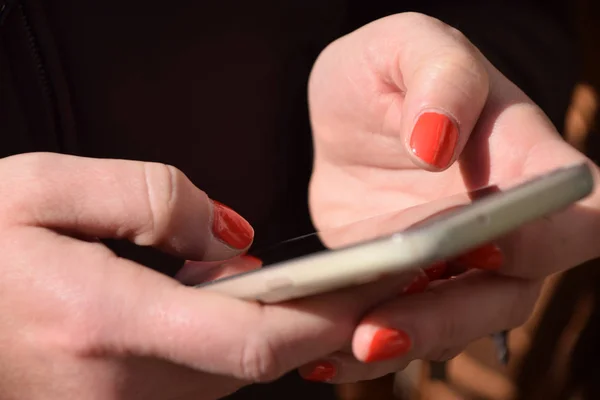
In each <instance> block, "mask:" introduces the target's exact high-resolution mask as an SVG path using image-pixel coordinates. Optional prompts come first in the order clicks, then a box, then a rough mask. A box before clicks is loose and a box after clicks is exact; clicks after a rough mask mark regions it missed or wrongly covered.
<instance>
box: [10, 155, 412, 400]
mask: <svg viewBox="0 0 600 400" xmlns="http://www.w3.org/2000/svg"><path fill="white" fill-rule="evenodd" d="M0 192H1V193H2V194H3V196H2V198H1V199H0V226H1V229H2V235H1V236H0V293H1V296H0V398H2V399H7V400H8V399H28V400H36V399H48V398H51V399H102V400H106V399H109V400H110V399H165V398H170V399H171V398H177V399H188V398H190V399H192V398H193V399H214V398H219V397H221V396H224V395H226V394H228V393H230V392H232V391H235V390H237V389H238V388H240V387H241V386H243V385H246V384H248V383H251V382H265V381H269V380H272V379H274V378H277V377H279V376H280V375H282V374H284V373H286V372H288V371H290V370H293V369H295V368H296V367H298V366H300V365H303V364H305V363H307V362H309V361H312V360H315V359H318V358H319V357H323V356H325V355H327V354H329V353H331V352H333V351H336V350H338V349H339V348H341V347H343V346H344V345H345V344H346V343H347V342H348V341H349V339H350V338H351V337H352V332H353V330H354V328H355V326H356V323H357V322H358V321H359V320H360V318H361V317H362V316H363V315H364V314H365V312H366V311H368V310H369V309H370V308H372V307H373V306H374V305H376V304H378V303H380V302H382V301H384V300H387V299H389V298H392V297H394V296H396V295H397V294H399V293H400V292H401V290H402V286H403V285H406V284H407V283H408V282H407V281H406V279H408V278H404V279H402V278H400V279H399V280H396V281H389V280H388V281H386V282H381V283H377V284H372V285H366V286H362V287H358V288H354V289H351V290H345V291H340V292H337V293H331V294H327V295H322V296H316V297H313V298H310V299H306V300H301V301H296V302H292V303H287V304H282V305H275V306H262V305H259V304H255V303H249V302H243V301H238V300H235V299H231V298H226V297H221V296H219V295H216V294H213V293H209V292H205V291H202V290H198V289H194V288H190V287H186V286H184V285H182V284H180V283H179V282H177V281H176V280H174V279H171V278H168V277H166V276H164V275H162V274H159V273H157V272H154V271H152V270H150V269H149V268H146V267H144V266H142V265H139V264H136V263H134V262H132V261H129V260H126V259H122V258H119V257H117V256H116V255H115V254H114V253H112V252H111V251H110V250H109V249H108V248H107V247H105V246H104V245H103V244H102V243H101V242H100V241H99V240H98V238H116V239H127V240H131V241H133V242H134V243H136V244H138V245H142V246H155V247H159V248H161V249H162V250H164V251H167V252H170V253H172V254H175V255H177V256H179V257H181V258H186V259H192V260H204V261H214V260H224V259H230V258H232V257H234V256H236V255H239V254H242V253H243V252H244V251H245V250H246V249H247V247H248V246H249V245H250V242H251V240H252V230H251V228H250V227H249V225H247V223H246V222H245V221H244V220H243V219H242V218H241V217H239V216H238V215H237V214H235V213H234V212H233V211H231V210H228V209H225V208H223V207H221V206H220V205H217V206H215V203H213V202H212V201H211V200H209V198H208V197H207V196H206V194H205V193H204V192H202V191H200V190H199V189H197V188H196V187H195V186H194V185H193V184H192V183H191V182H190V181H189V180H188V179H187V178H186V177H185V176H184V175H183V174H182V173H181V172H179V171H177V170H176V169H175V168H173V167H169V166H165V165H162V164H153V163H142V162H133V161H120V160H97V159H89V158H78V157H72V156H63V155H56V154H25V155H19V156H14V157H9V158H6V159H2V160H0ZM215 210H217V211H216V212H215ZM228 243H229V244H228Z"/></svg>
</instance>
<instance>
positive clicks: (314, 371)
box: [298, 360, 338, 382]
mask: <svg viewBox="0 0 600 400" xmlns="http://www.w3.org/2000/svg"><path fill="white" fill-rule="evenodd" d="M337 372H338V367H337V366H336V364H335V363H334V362H333V361H332V360H320V361H315V362H312V363H310V364H306V365H304V366H302V367H300V368H298V373H299V374H300V376H301V377H302V378H303V379H305V380H307V381H311V382H331V381H332V380H333V379H334V378H335V377H336V375H337Z"/></svg>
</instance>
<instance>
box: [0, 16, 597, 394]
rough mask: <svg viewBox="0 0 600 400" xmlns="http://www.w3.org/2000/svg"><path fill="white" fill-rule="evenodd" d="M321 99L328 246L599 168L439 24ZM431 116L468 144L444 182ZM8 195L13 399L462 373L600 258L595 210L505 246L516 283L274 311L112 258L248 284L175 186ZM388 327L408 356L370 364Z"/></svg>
mask: <svg viewBox="0 0 600 400" xmlns="http://www.w3.org/2000/svg"><path fill="white" fill-rule="evenodd" d="M309 97H310V107H311V120H312V123H313V127H314V136H315V145H316V150H317V152H316V161H315V170H314V175H313V180H312V183H311V198H310V202H311V208H312V213H313V217H314V220H315V222H316V224H317V226H318V227H319V228H326V227H328V226H332V225H336V224H340V223H345V222H349V221H351V220H356V219H361V218H363V217H365V216H368V215H372V214H374V213H375V212H377V213H380V212H381V211H385V210H390V211H392V210H397V209H398V208H403V207H409V206H411V205H416V204H420V203H422V202H426V201H430V200H435V199H438V198H441V197H445V196H447V195H448V194H452V193H457V192H462V191H464V190H465V189H468V188H471V187H473V186H477V185H479V184H483V183H486V182H487V181H488V180H490V181H496V180H500V181H502V182H504V181H507V182H510V181H511V180H514V179H516V178H517V177H519V176H521V175H523V174H525V175H528V174H535V173H537V172H540V171H544V170H548V169H551V168H553V167H555V166H560V165H563V164H565V163H568V162H571V161H574V160H581V159H583V156H582V155H581V154H579V153H578V152H576V151H574V150H573V149H571V148H570V147H568V146H567V145H566V144H564V143H563V142H562V141H561V140H560V138H559V137H558V136H557V134H556V132H555V131H554V128H552V126H551V125H550V124H549V123H548V121H547V119H546V118H545V117H544V116H543V114H542V113H541V112H540V110H539V109H538V108H537V107H536V106H535V105H533V104H531V102H530V101H529V100H528V99H527V98H526V97H525V96H524V95H523V94H522V93H521V92H520V91H519V90H518V89H517V88H516V87H514V85H512V84H511V83H510V82H508V81H507V80H506V79H504V78H503V77H502V76H501V75H500V74H499V73H498V72H497V71H495V70H494V69H493V67H491V66H490V65H489V64H488V63H487V62H486V61H485V59H483V57H481V55H480V54H479V53H478V52H477V51H476V50H475V49H474V48H473V47H472V46H471V45H470V44H469V43H468V42H467V41H466V40H465V39H464V38H462V36H460V34H458V33H457V32H456V31H453V30H451V29H449V28H448V27H446V26H444V25H443V24H441V23H439V22H437V21H435V20H432V19H430V18H427V17H424V16H419V15H415V14H403V15H399V16H394V17H390V18H387V19H384V20H381V21H378V22H375V23H373V24H371V25H369V26H367V27H365V28H363V29H361V30H359V31H357V32H355V33H353V34H351V35H349V36H347V37H345V38H342V39H340V40H339V41H337V42H335V43H334V44H332V45H331V46H330V47H329V48H328V49H326V50H325V51H324V52H323V54H322V56H321V57H320V59H319V60H318V62H317V64H316V65H315V68H314V71H313V74H312V76H311V81H310V93H309ZM424 107H427V108H436V109H443V110H446V111H448V112H449V113H451V114H452V115H453V116H454V117H455V119H456V120H457V121H458V123H459V126H460V143H461V144H460V149H461V151H458V152H457V154H456V157H458V155H459V153H460V160H459V161H458V162H456V163H454V164H453V165H452V166H451V167H450V168H448V169H447V170H446V171H444V172H439V171H431V170H429V169H427V168H423V165H421V164H419V163H418V160H415V159H414V158H413V157H412V156H411V154H410V152H409V151H408V150H407V147H406V143H407V140H408V135H409V132H410V129H411V125H412V123H413V121H414V117H415V115H417V114H418V112H419V110H421V109H423V108H424ZM480 114H481V115H480ZM476 123H477V125H476ZM456 157H455V158H456ZM0 190H1V191H2V193H3V197H2V198H1V199H0V227H1V231H2V233H3V234H2V235H1V236H0V250H1V251H0V270H1V271H2V277H3V278H2V280H0V292H1V293H2V296H0V397H2V398H3V399H23V398H26V399H32V400H36V399H47V398H78V399H199V398H200V399H214V398H219V397H222V396H224V395H226V394H228V393H231V392H233V391H235V390H237V389H239V388H240V387H242V386H244V385H247V384H250V383H253V382H268V381H270V380H273V379H276V378H277V377H279V376H281V375H282V374H284V373H286V372H288V371H291V370H294V369H295V368H298V367H302V366H303V365H306V364H308V363H309V362H312V361H314V360H320V359H325V358H327V357H337V358H336V360H338V361H336V362H337V366H338V374H337V375H336V377H335V378H334V379H335V381H356V380H361V379H369V378H373V377H375V376H379V375H382V374H384V373H387V372H390V371H395V370H398V369H400V368H402V366H403V365H405V363H406V362H407V360H408V359H411V358H425V359H427V358H433V359H436V358H444V357H448V356H451V355H452V354H455V353H456V352H457V351H459V350H460V348H462V346H463V345H464V344H465V343H468V342H469V341H470V340H472V339H474V338H476V337H479V336H482V335H485V334H487V333H490V332H494V331H497V330H499V329H501V328H506V327H510V326H515V325H516V324H518V323H520V322H522V321H523V319H524V317H525V316H526V315H527V312H528V310H529V308H530V307H531V305H532V304H533V302H534V300H535V298H536V295H537V290H538V287H539V285H540V283H541V281H542V279H543V278H544V277H545V276H546V275H548V274H550V273H552V272H554V271H558V270H561V269H565V268H569V267H572V266H574V265H575V264H577V263H578V262H580V261H583V260H584V259H587V258H590V257H593V256H595V255H596V250H594V249H593V248H594V246H593V242H592V240H591V237H593V234H594V233H596V232H598V231H599V229H598V228H599V226H598V218H597V210H598V196H597V195H594V196H593V197H591V198H589V199H587V200H586V201H584V202H582V203H581V204H580V205H579V206H577V207H576V208H573V209H571V210H569V211H566V212H564V213H562V214H560V215H557V216H555V217H553V218H550V219H548V220H545V221H544V222H543V223H542V224H541V225H532V226H530V227H528V228H527V229H524V230H522V231H521V232H519V233H518V234H516V235H514V236H511V237H510V238H506V240H504V241H502V242H501V243H500V245H501V246H502V248H503V250H504V251H505V254H506V259H507V262H506V265H505V267H504V268H503V269H502V270H501V273H500V274H497V275H496V274H489V273H487V274H486V273H469V274H467V275H465V276H464V277H462V278H460V279H457V280H455V281H452V282H447V283H442V284H439V285H437V286H436V287H435V288H433V289H432V290H430V291H428V292H426V293H423V294H416V295H412V296H410V297H404V298H403V297H400V296H399V293H401V291H402V289H403V288H405V287H406V285H407V284H408V283H409V282H410V280H411V278H412V277H398V278H394V279H386V280H385V281H382V282H378V283H374V284H369V285H364V286H361V287H355V288H351V289H346V290H342V291H339V292H335V293H329V294H326V295H321V296H315V297H313V298H309V299H303V300H299V301H294V302H290V303H285V304H280V305H268V306H261V305H259V304H254V303H248V302H242V301H238V300H234V299H229V298H225V297H222V296H219V295H216V294H211V293H208V292H204V291H201V290H197V289H192V288H188V287H186V286H183V285H182V284H181V283H180V282H178V281H176V280H174V279H171V278H168V277H165V276H163V275H161V274H158V273H156V272H153V271H151V270H149V269H148V268H145V267H144V266H142V265H139V264H136V263H134V262H131V261H128V260H124V259H121V258H118V257H117V256H115V254H113V253H112V252H111V251H110V250H109V249H108V248H106V247H105V246H104V245H102V243H101V242H100V241H98V240H97V238H117V239H127V240H131V241H133V242H134V243H137V244H139V245H143V246H155V247H158V248H161V249H163V250H165V251H168V252H170V253H173V254H176V255H178V256H180V257H182V258H187V259H190V260H195V261H209V263H208V264H202V263H198V264H197V265H196V267H197V268H206V269H207V270H206V273H193V274H190V275H187V277H188V278H189V277H190V276H193V277H194V278H193V279H196V280H200V281H201V280H203V279H212V278H214V277H215V276H223V275H227V274H231V273H235V272H236V271H237V269H236V268H235V267H234V265H235V262H232V263H230V264H229V265H228V267H227V269H226V271H225V272H223V271H221V272H223V273H219V272H218V271H217V272H215V271H214V270H212V268H215V266H214V263H212V262H213V261H216V260H220V259H231V258H232V257H236V256H238V255H239V254H241V253H242V252H243V250H235V249H232V248H230V247H228V246H226V245H224V244H223V243H222V242H221V241H219V240H217V239H216V238H215V237H214V236H213V234H212V232H211V230H210V226H211V224H210V221H211V218H212V206H211V202H210V200H209V199H208V197H207V195H206V194H205V193H204V192H202V191H201V190H200V189H198V188H196V187H194V185H193V184H192V183H191V182H190V181H189V180H188V179H187V178H186V177H185V176H184V175H183V174H182V173H181V172H180V171H177V170H176V169H174V168H173V167H169V166H165V165H161V164H152V163H142V162H132V161H120V160H96V159H87V158H78V157H71V156H64V155H56V154H26V155H19V156H14V157H10V158H6V159H3V160H0ZM364 193H369V195H368V196H363V194H364ZM575 238H576V239H575ZM236 262H237V261H236ZM209 269H210V270H209ZM245 269H248V266H247V265H246V266H242V267H240V269H239V270H245ZM377 326H388V327H394V328H401V329H405V330H407V332H409V333H410V335H411V337H412V338H413V342H414V346H413V349H412V350H411V352H410V354H409V355H407V356H406V357H404V358H401V359H398V360H391V361H386V362H380V363H375V364H372V365H366V364H364V363H361V362H360V361H358V360H361V359H364V357H365V354H366V351H367V348H368V345H369V341H370V337H371V336H372V335H373V330H374V328H375V327H377Z"/></svg>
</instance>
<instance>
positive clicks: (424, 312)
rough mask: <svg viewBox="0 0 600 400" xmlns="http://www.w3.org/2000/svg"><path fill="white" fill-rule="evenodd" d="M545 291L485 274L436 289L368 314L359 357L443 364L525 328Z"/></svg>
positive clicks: (359, 336) (357, 342) (358, 341)
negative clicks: (449, 355)
mask: <svg viewBox="0 0 600 400" xmlns="http://www.w3.org/2000/svg"><path fill="white" fill-rule="evenodd" d="M539 287H540V283H539V282H538V281H528V280H521V279H515V278H509V277H503V276H498V275H494V274H491V273H487V272H483V271H472V272H469V273H466V274H464V275H462V276H460V277H458V278H456V279H454V280H452V281H447V282H444V283H443V284H441V283H438V284H436V285H432V288H430V290H428V291H426V292H425V293H421V294H415V295H412V296H408V297H405V298H401V299H399V300H396V301H393V302H390V303H388V304H386V305H384V306H381V307H380V308H378V309H377V310H375V311H373V312H372V313H371V314H369V315H367V316H366V317H365V318H364V319H363V321H362V322H361V324H360V326H359V327H358V328H357V329H356V331H355V333H354V337H353V343H352V344H353V352H354V355H355V356H356V357H357V359H359V360H361V361H366V362H374V361H383V360H386V359H392V358H397V357H405V358H407V359H409V360H410V359H415V358H420V359H438V358H439V357H440V354H444V353H445V352H446V351H447V349H451V348H454V347H457V346H462V345H464V344H465V343H469V342H471V341H473V340H475V339H478V338H480V337H484V336H486V335H488V334H491V333H493V332H499V331H503V330H506V329H510V328H513V327H515V326H517V325H520V324H521V323H523V322H524V321H525V320H526V318H527V316H528V315H529V313H530V311H531V309H532V307H533V304H534V303H535V299H536V297H537V294H538V291H539Z"/></svg>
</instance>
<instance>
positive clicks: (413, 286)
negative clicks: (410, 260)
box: [402, 274, 429, 294]
mask: <svg viewBox="0 0 600 400" xmlns="http://www.w3.org/2000/svg"><path fill="white" fill-rule="evenodd" d="M428 285H429V278H428V277H427V275H425V274H419V275H417V276H415V279H413V281H412V282H411V283H410V285H408V286H407V287H406V288H405V289H404V290H403V291H402V294H415V293H423V292H424V291H425V289H427V286H428Z"/></svg>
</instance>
